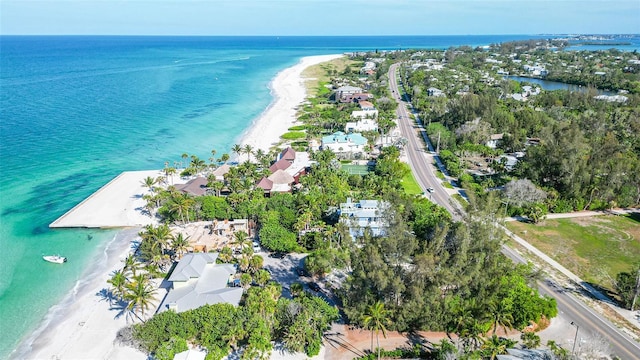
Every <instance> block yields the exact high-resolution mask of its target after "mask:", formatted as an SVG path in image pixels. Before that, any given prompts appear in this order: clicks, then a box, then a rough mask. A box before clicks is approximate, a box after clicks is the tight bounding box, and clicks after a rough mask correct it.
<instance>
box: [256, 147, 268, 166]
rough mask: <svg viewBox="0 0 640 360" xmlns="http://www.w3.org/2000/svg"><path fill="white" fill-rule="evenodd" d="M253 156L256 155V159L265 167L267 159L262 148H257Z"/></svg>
mask: <svg viewBox="0 0 640 360" xmlns="http://www.w3.org/2000/svg"><path fill="white" fill-rule="evenodd" d="M254 155H255V157H256V161H257V162H258V163H259V164H260V165H262V167H267V166H269V159H268V158H267V154H266V153H265V152H264V150H262V149H258V150H256V152H255V153H254Z"/></svg>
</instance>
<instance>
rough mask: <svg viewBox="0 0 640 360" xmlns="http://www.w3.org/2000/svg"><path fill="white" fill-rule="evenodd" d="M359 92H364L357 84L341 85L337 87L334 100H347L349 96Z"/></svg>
mask: <svg viewBox="0 0 640 360" xmlns="http://www.w3.org/2000/svg"><path fill="white" fill-rule="evenodd" d="M359 93H362V88H359V87H357V86H350V85H345V86H340V87H339V88H337V89H336V91H335V93H334V100H335V101H340V102H345V101H344V100H345V99H346V98H347V96H350V95H355V94H359Z"/></svg>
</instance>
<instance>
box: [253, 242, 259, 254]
mask: <svg viewBox="0 0 640 360" xmlns="http://www.w3.org/2000/svg"><path fill="white" fill-rule="evenodd" d="M253 252H254V253H259V252H260V244H258V242H257V241H254V242H253Z"/></svg>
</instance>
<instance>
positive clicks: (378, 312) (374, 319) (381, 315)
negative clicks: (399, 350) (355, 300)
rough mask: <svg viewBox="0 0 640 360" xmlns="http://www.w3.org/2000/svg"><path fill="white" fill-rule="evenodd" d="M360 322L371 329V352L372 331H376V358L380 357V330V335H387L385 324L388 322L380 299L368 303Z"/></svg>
mask: <svg viewBox="0 0 640 360" xmlns="http://www.w3.org/2000/svg"><path fill="white" fill-rule="evenodd" d="M362 322H363V324H364V326H365V327H366V328H368V329H369V330H371V352H373V332H374V331H375V332H376V341H377V343H378V359H380V331H382V336H384V337H385V338H386V337H387V327H386V324H388V323H389V317H388V315H387V310H386V309H385V308H384V303H383V302H381V301H378V302H376V303H375V304H373V305H370V306H369V307H368V308H367V314H365V315H364V318H363V319H362Z"/></svg>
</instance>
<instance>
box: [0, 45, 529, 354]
mask: <svg viewBox="0 0 640 360" xmlns="http://www.w3.org/2000/svg"><path fill="white" fill-rule="evenodd" d="M535 37H536V36H526V35H515V36H433V37H428V36H421V37H283V38H278V37H37V36H30V37H13V36H11V37H7V36H0V170H1V174H2V176H3V178H2V181H0V249H2V260H1V261H0V333H2V336H1V337H0V358H6V357H8V355H9V354H10V353H11V352H12V351H13V350H14V349H15V348H16V347H17V346H18V344H19V343H20V341H21V339H24V338H25V337H28V336H29V334H31V333H33V331H34V330H35V329H37V328H38V327H39V326H40V325H41V324H42V322H43V321H47V319H48V320H51V317H52V316H53V315H55V314H54V313H55V312H56V311H61V310H65V309H64V308H66V307H73V301H72V300H73V294H74V292H76V291H78V289H79V288H81V287H82V285H83V279H87V278H88V277H91V276H93V275H95V273H96V272H99V271H106V269H102V268H100V266H99V265H100V262H101V260H102V259H104V257H105V256H106V254H107V251H106V249H112V248H113V247H114V244H115V241H117V239H116V236H117V235H119V234H120V233H118V231H116V230H88V229H61V230H50V229H49V228H48V224H49V223H51V222H52V221H54V220H55V219H56V218H58V217H59V216H60V215H62V214H63V213H65V212H66V211H67V210H69V209H70V208H71V207H73V206H74V205H75V204H77V203H78V202H80V201H81V200H83V199H84V198H86V197H87V196H88V195H90V194H91V193H92V192H94V191H95V190H97V189H98V188H100V187H101V186H102V185H104V184H105V183H106V182H107V181H109V180H110V179H112V178H113V177H115V176H116V175H117V174H119V173H120V172H122V171H127V170H144V169H159V168H162V167H163V165H164V162H165V161H169V162H171V163H172V162H173V161H179V160H180V155H181V154H182V153H184V152H187V153H189V154H197V155H198V156H200V157H202V158H204V159H208V158H209V156H210V155H209V152H210V150H211V149H216V150H217V151H218V154H221V153H223V152H228V151H229V149H230V148H231V146H232V145H233V144H234V143H236V142H237V141H238V140H239V138H240V136H241V135H242V133H243V132H244V131H245V130H246V129H247V128H248V127H249V126H250V125H251V123H252V121H253V120H254V119H255V118H256V117H258V116H259V115H260V113H261V112H262V111H264V109H265V108H266V107H267V106H268V105H269V103H270V102H271V101H272V97H271V94H270V90H269V88H268V85H269V82H270V80H271V79H272V78H273V77H274V76H275V75H276V74H277V73H278V72H279V71H281V70H283V69H285V68H287V67H289V66H292V65H294V64H295V63H297V62H298V60H299V59H300V58H301V57H303V56H307V55H319V54H335V53H343V52H348V51H370V50H376V49H379V50H391V49H403V48H446V47H449V46H453V45H472V46H475V45H485V44H490V43H496V42H502V41H508V40H514V39H528V38H535ZM120 235H122V234H120ZM58 253H59V254H62V255H65V256H67V257H68V258H69V262H68V263H66V264H64V265H62V266H60V265H56V264H50V263H47V262H45V261H43V260H42V258H41V256H42V254H58ZM63 298H66V299H67V301H66V302H64V303H61V300H62V299H63ZM47 314H49V315H47ZM52 314H53V315H52Z"/></svg>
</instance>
